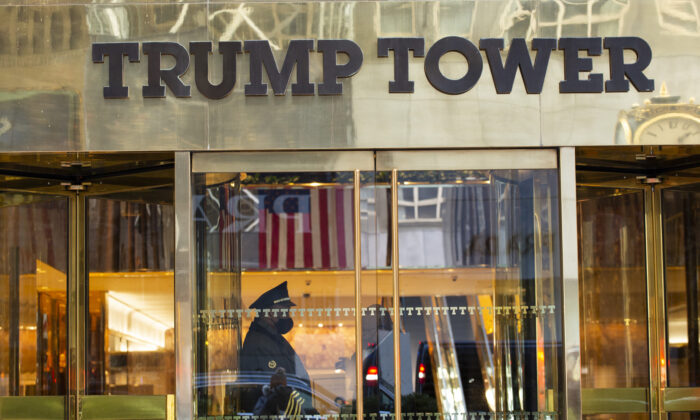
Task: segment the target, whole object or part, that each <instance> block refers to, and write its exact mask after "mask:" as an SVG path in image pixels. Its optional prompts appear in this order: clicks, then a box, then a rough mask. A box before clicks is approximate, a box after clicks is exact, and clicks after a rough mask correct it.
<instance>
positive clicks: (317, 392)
mask: <svg viewBox="0 0 700 420" xmlns="http://www.w3.org/2000/svg"><path fill="white" fill-rule="evenodd" d="M270 377H271V375H270V374H269V373H262V372H260V373H258V372H244V373H240V374H235V373H226V372H220V373H207V374H199V375H197V376H196V377H195V384H194V385H195V389H196V390H197V392H198V393H206V392H207V390H210V392H209V393H208V394H209V396H210V398H213V396H214V395H218V394H219V393H217V392H216V391H215V390H214V389H216V388H219V389H221V387H223V388H224V389H225V401H224V402H223V403H224V406H225V410H224V411H225V412H226V413H234V412H235V413H251V412H252V410H253V407H254V406H255V403H256V401H257V399H258V398H259V397H260V395H261V394H262V388H263V386H265V385H269V384H270ZM287 386H289V387H290V388H292V389H293V390H295V391H297V392H298V393H299V394H300V395H301V397H302V398H304V400H306V401H307V402H309V404H308V407H311V403H312V404H313V408H315V409H316V410H318V411H319V412H321V413H338V412H340V407H339V405H338V402H337V401H336V400H335V399H334V396H331V394H330V393H328V392H324V391H325V390H324V389H322V388H320V387H318V386H316V385H314V386H313V387H312V386H311V384H309V382H308V381H305V380H303V379H300V378H298V377H296V376H293V375H287ZM201 398H202V395H201V394H200V400H201Z"/></svg>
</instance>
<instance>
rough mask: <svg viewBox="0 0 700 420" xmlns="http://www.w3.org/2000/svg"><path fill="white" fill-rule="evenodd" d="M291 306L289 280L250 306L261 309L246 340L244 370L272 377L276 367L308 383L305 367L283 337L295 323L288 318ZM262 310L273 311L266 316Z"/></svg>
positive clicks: (243, 351)
mask: <svg viewBox="0 0 700 420" xmlns="http://www.w3.org/2000/svg"><path fill="white" fill-rule="evenodd" d="M292 306H296V304H295V303H294V302H292V301H291V299H290V298H289V293H288V291H287V282H286V281H285V282H282V283H280V284H279V285H277V286H276V287H274V288H272V289H270V290H268V291H267V292H265V293H263V294H262V295H261V296H260V297H259V298H258V299H257V300H256V301H255V302H253V303H252V304H251V305H250V308H251V309H257V310H258V316H257V318H255V319H254V321H253V322H252V323H251V324H250V329H249V330H248V334H246V336H245V340H244V341H243V348H242V349H241V370H243V371H248V372H250V371H254V372H264V373H269V374H270V375H272V374H274V373H275V372H276V371H277V368H284V370H285V372H286V374H287V375H288V376H294V377H297V378H299V379H302V380H305V381H309V374H308V372H307V371H306V368H305V367H304V364H303V363H302V361H301V359H300V358H299V356H298V355H297V353H296V351H294V348H293V347H292V346H291V344H289V341H287V340H286V339H285V338H284V337H283V335H284V334H286V333H288V332H289V331H291V329H292V328H293V327H294V321H293V320H292V318H291V317H290V316H289V308H291V307H292ZM263 309H270V311H269V312H267V314H266V313H265V312H263ZM275 309H277V311H274V310H275ZM266 315H267V316H266Z"/></svg>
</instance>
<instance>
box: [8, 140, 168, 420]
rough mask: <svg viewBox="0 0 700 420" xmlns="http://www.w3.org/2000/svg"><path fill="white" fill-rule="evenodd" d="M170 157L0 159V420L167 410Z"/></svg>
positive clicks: (137, 415)
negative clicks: (0, 301)
mask: <svg viewBox="0 0 700 420" xmlns="http://www.w3.org/2000/svg"><path fill="white" fill-rule="evenodd" d="M173 219H174V208H173V159H172V154H140V155H139V156H138V157H136V156H133V155H129V154H108V155H98V154H76V153H73V154H27V155H4V156H3V161H2V162H1V163H0V238H1V239H0V296H1V297H2V298H1V299H2V303H1V304H0V418H3V419H77V418H82V419H117V418H118V419H165V418H167V415H168V413H169V412H170V413H172V412H173V409H172V407H174V398H173V395H174V394H175V380H174V373H173V372H174V353H175V349H174V308H173V296H174V290H173V288H174V282H173V267H174V249H173V245H174V223H173Z"/></svg>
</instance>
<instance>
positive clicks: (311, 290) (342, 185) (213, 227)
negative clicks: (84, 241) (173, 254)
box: [193, 172, 355, 416]
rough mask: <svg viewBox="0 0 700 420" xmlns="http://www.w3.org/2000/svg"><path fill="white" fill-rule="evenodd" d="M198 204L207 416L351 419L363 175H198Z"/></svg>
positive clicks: (201, 410)
mask: <svg viewBox="0 0 700 420" xmlns="http://www.w3.org/2000/svg"><path fill="white" fill-rule="evenodd" d="M193 206H194V218H195V229H196V253H197V254H196V262H197V280H196V281H197V290H196V293H197V298H196V299H197V314H198V324H197V325H198V326H197V329H196V331H195V333H196V334H195V348H196V349H195V355H196V371H195V387H196V389H195V394H196V398H197V415H198V416H205V415H232V414H239V413H254V414H257V415H278V414H286V415H303V414H317V413H320V414H333V413H351V412H352V411H353V403H354V399H355V395H354V389H355V388H354V363H355V355H354V349H355V308H354V307H355V291H354V288H355V281H354V270H353V266H354V239H353V231H354V228H353V214H354V213H353V211H354V210H353V173H352V172H326V173H275V174H265V173H235V174H206V175H199V176H196V178H195V193H194V196H193ZM280 368H284V371H281V370H280Z"/></svg>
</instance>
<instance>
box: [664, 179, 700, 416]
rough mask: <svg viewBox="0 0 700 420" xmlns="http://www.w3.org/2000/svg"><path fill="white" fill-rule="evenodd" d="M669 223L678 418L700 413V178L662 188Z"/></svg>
mask: <svg viewBox="0 0 700 420" xmlns="http://www.w3.org/2000/svg"><path fill="white" fill-rule="evenodd" d="M659 194H660V200H661V219H662V220H661V226H662V229H663V261H664V271H663V277H664V279H663V280H664V286H665V296H664V297H665V305H664V306H665V319H664V321H665V332H666V337H665V343H666V348H665V358H666V366H665V367H666V388H665V389H664V392H663V399H664V409H665V410H666V411H681V412H682V413H673V418H686V419H698V418H700V415H699V414H698V412H700V337H699V333H698V325H699V324H700V315H699V314H698V306H700V294H699V292H698V289H699V287H700V266H699V264H698V263H700V246H699V245H698V242H699V241H700V183H692V184H686V185H682V186H675V187H669V188H665V189H663V190H661V191H660V192H659Z"/></svg>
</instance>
